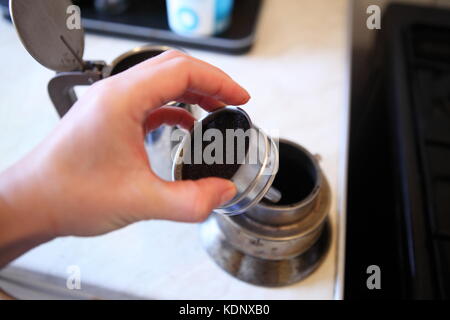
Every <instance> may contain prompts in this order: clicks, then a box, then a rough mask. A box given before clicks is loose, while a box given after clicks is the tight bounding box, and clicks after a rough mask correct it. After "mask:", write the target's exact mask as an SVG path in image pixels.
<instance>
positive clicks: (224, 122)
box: [181, 109, 251, 180]
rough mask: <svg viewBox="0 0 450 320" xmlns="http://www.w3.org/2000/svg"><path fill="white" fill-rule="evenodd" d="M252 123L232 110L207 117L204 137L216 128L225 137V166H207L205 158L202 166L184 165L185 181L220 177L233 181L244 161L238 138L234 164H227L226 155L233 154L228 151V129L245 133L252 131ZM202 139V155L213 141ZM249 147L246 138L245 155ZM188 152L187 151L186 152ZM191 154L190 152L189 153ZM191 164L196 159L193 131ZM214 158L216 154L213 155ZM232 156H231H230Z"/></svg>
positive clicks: (182, 173)
mask: <svg viewBox="0 0 450 320" xmlns="http://www.w3.org/2000/svg"><path fill="white" fill-rule="evenodd" d="M250 126H251V125H250V121H249V119H248V118H247V117H246V115H245V114H243V113H241V112H239V111H237V110H231V109H222V110H220V111H216V112H214V113H212V114H210V115H209V116H207V117H206V118H205V119H203V121H202V137H203V134H204V133H205V131H206V130H208V129H211V128H215V129H218V130H219V131H220V132H221V133H222V137H223V142H224V143H223V147H222V154H223V164H218V163H213V164H207V163H204V161H203V158H202V162H201V163H200V164H194V163H183V165H182V169H181V176H182V179H183V180H197V179H201V178H206V177H219V178H224V179H231V178H232V177H233V175H234V174H235V173H236V171H237V170H238V169H239V167H240V165H241V164H240V163H242V161H243V160H244V159H238V152H237V148H238V143H237V140H238V139H237V138H235V139H234V144H233V145H234V150H233V151H234V159H233V162H232V163H225V162H226V159H227V157H226V155H227V154H228V153H229V152H231V150H227V144H226V143H225V141H226V130H227V129H234V130H236V129H242V130H244V132H245V131H246V130H248V129H250ZM203 140H204V139H202V153H203V151H204V150H205V148H206V146H208V145H209V144H210V143H211V142H212V141H203ZM248 147H249V138H248V137H246V138H245V154H246V153H247V151H248ZM184 151H185V152H186V150H184ZM188 152H189V151H188ZM190 152H191V157H190V158H191V160H192V161H191V162H193V159H194V133H193V131H191V148H190ZM213 156H214V154H213ZM230 156H231V155H230Z"/></svg>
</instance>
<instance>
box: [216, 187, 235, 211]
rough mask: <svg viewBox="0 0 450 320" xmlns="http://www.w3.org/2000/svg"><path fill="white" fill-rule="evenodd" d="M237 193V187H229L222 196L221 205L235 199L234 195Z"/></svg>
mask: <svg viewBox="0 0 450 320" xmlns="http://www.w3.org/2000/svg"><path fill="white" fill-rule="evenodd" d="M235 195H236V187H234V185H233V187H231V188H228V189H227V190H226V191H225V192H224V193H222V196H221V197H220V205H219V206H220V207H221V206H223V205H225V204H226V203H227V202H228V201H230V200H231V199H233V197H234V196H235Z"/></svg>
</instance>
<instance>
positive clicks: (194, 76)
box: [116, 53, 250, 116]
mask: <svg viewBox="0 0 450 320" xmlns="http://www.w3.org/2000/svg"><path fill="white" fill-rule="evenodd" d="M116 77H117V78H121V80H123V81H127V83H128V85H129V88H128V90H129V93H130V98H131V99H132V105H133V106H135V107H136V108H139V111H140V113H141V114H142V115H144V116H145V114H146V113H147V112H148V111H150V110H151V109H154V108H157V107H159V106H162V105H164V104H166V103H168V102H170V101H173V100H175V99H176V98H178V97H180V96H182V95H184V94H185V93H187V92H191V93H194V94H199V95H203V96H206V97H211V98H214V99H216V100H219V101H222V102H224V103H226V104H229V105H242V104H244V103H246V102H247V101H248V100H249V99H250V95H249V94H248V92H247V91H246V90H245V89H244V88H242V87H241V86H240V85H239V84H237V83H236V82H235V81H234V80H233V79H231V77H229V76H228V75H227V74H225V73H224V72H223V71H222V70H220V69H218V68H216V67H214V66H212V65H210V64H208V63H206V62H203V61H200V60H197V59H193V58H191V57H189V56H188V55H185V54H183V53H179V54H173V53H172V54H171V56H170V57H169V58H168V59H166V60H163V61H162V62H161V63H158V64H152V65H151V66H150V65H149V64H148V63H146V62H143V63H141V64H138V65H136V66H135V67H133V68H131V69H128V70H126V71H124V72H122V73H121V74H118V75H117V76H116Z"/></svg>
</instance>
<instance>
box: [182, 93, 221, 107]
mask: <svg viewBox="0 0 450 320" xmlns="http://www.w3.org/2000/svg"><path fill="white" fill-rule="evenodd" d="M176 101H178V102H183V103H190V104H198V105H199V106H200V107H202V108H203V109H205V110H207V111H214V110H216V109H219V108H223V107H225V106H226V104H225V103H223V102H222V101H219V100H216V99H214V98H211V97H207V96H202V95H199V94H195V93H192V92H186V93H185V94H184V95H183V96H181V97H179V98H177V99H176Z"/></svg>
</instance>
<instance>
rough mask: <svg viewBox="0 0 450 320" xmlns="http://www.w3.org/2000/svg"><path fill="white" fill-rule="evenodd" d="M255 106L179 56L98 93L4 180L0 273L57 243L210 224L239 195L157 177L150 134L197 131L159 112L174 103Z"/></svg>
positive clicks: (222, 187)
mask: <svg viewBox="0 0 450 320" xmlns="http://www.w3.org/2000/svg"><path fill="white" fill-rule="evenodd" d="M249 98H250V96H249V94H248V93H247V91H246V90H244V89H243V88H242V87H241V86H239V85H238V84H237V83H236V82H235V81H233V80H232V79H231V78H230V77H229V76H228V75H227V74H225V73H224V72H223V71H221V70H220V69H218V68H216V67H214V66H212V65H209V64H207V63H206V62H203V61H200V60H197V59H195V58H192V57H189V56H187V55H185V54H183V53H181V52H179V51H175V50H172V51H168V52H165V53H163V54H161V55H159V56H157V57H155V58H153V59H150V60H147V61H145V62H143V63H141V64H139V65H136V66H135V67H133V68H131V69H129V70H127V71H125V72H122V73H121V74H118V75H116V76H114V77H110V78H108V79H105V80H102V81H100V82H98V83H96V84H94V85H92V86H91V87H90V88H89V89H88V92H87V93H86V94H84V95H83V97H82V98H81V99H80V100H79V101H78V102H77V103H76V104H75V105H74V106H73V107H72V108H71V110H70V111H69V112H68V113H67V114H66V115H65V116H64V117H63V119H62V120H61V121H60V122H59V124H58V125H57V127H56V128H55V129H54V130H53V132H52V133H51V134H50V135H49V136H48V137H47V138H46V139H45V140H44V141H43V142H42V143H40V144H39V145H38V146H37V147H36V148H34V150H32V151H31V152H30V153H29V154H28V155H26V156H25V157H24V158H23V159H21V160H20V161H18V162H17V163H16V164H14V165H13V166H12V167H10V168H8V169H7V170H5V171H4V172H3V173H1V174H0V267H1V266H5V265H6V264H7V263H9V262H10V261H12V260H13V259H15V258H16V257H18V256H20V255H21V254H23V253H25V252H26V251H28V250H30V249H32V248H33V247H35V246H37V245H39V244H42V243H44V242H47V241H50V240H52V239H54V238H56V237H61V236H69V235H73V236H94V235H100V234H104V233H107V232H110V231H113V230H116V229H118V228H121V227H124V226H126V225H128V224H130V223H134V222H137V221H141V220H150V219H165V220H174V221H183V222H199V221H203V220H205V219H206V218H207V217H208V215H209V214H210V212H211V211H212V210H213V209H214V208H216V207H218V206H220V205H221V204H223V203H225V202H227V201H229V200H230V199H231V198H232V197H233V196H234V195H235V193H236V189H235V186H234V184H233V183H232V182H231V181H228V180H224V179H219V178H207V179H201V180H197V181H178V182H167V181H164V180H162V179H160V178H159V177H158V176H156V175H155V174H154V173H153V171H152V169H151V166H150V164H149V160H148V157H147V154H146V152H145V148H144V136H145V134H146V133H147V132H148V131H151V130H154V129H156V128H158V127H159V126H160V125H161V124H169V125H178V126H180V127H183V128H185V129H189V128H191V127H192V125H193V123H194V118H193V117H192V116H191V115H190V114H189V113H188V112H187V111H184V110H183V109H179V108H171V107H162V106H164V105H165V104H166V103H168V102H170V101H179V102H186V103H197V104H199V105H200V106H201V107H203V108H204V109H205V110H208V111H212V110H215V109H217V108H221V107H223V106H225V105H242V104H245V103H246V102H247V101H248V100H249ZM150 162H151V159H150Z"/></svg>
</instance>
